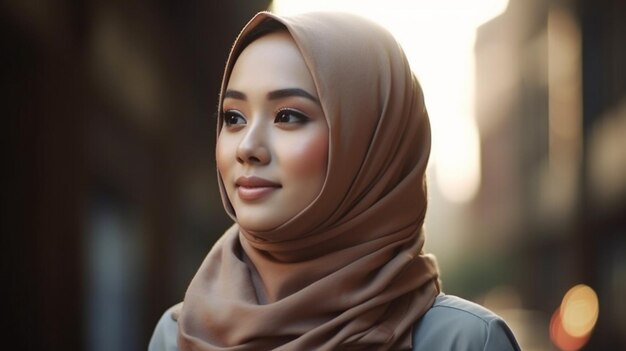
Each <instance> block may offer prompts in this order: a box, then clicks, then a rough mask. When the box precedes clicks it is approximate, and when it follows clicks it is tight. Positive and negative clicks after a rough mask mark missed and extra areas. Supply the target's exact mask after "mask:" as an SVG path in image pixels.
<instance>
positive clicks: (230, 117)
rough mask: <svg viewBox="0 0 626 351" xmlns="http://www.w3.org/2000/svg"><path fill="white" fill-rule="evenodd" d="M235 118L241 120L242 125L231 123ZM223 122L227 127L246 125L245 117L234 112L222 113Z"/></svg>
mask: <svg viewBox="0 0 626 351" xmlns="http://www.w3.org/2000/svg"><path fill="white" fill-rule="evenodd" d="M235 118H240V119H242V120H243V121H244V123H236V122H235V121H233V119H235ZM223 120H224V124H225V125H226V126H228V127H231V126H235V125H240V124H245V123H246V119H245V117H244V116H243V115H242V114H241V113H240V112H238V111H234V110H228V111H224V116H223Z"/></svg>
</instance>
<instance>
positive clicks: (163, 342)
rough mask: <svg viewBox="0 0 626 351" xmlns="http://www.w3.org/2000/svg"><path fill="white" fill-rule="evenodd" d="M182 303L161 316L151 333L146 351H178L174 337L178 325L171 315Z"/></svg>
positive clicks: (176, 333)
mask: <svg viewBox="0 0 626 351" xmlns="http://www.w3.org/2000/svg"><path fill="white" fill-rule="evenodd" d="M181 306H182V303H179V304H177V305H174V306H172V307H170V308H169V309H168V310H167V311H165V313H163V315H162V316H161V319H159V322H158V323H157V325H156V327H155V328H154V332H153V333H152V337H151V338H150V344H148V351H178V346H177V345H176V337H177V335H178V323H177V322H176V320H174V316H173V315H172V314H173V313H174V311H176V310H177V309H179V308H180V307H181Z"/></svg>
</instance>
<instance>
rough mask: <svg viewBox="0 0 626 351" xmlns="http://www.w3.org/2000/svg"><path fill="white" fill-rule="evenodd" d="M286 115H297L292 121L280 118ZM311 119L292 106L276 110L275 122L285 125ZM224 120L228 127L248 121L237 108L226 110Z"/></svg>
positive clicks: (305, 121) (302, 122) (301, 122)
mask: <svg viewBox="0 0 626 351" xmlns="http://www.w3.org/2000/svg"><path fill="white" fill-rule="evenodd" d="M285 116H291V117H295V121H291V120H287V121H281V120H280V119H281V117H285ZM309 120H310V118H309V117H308V116H307V115H305V114H304V113H302V112H300V111H297V110H294V109H290V108H283V109H280V110H278V112H276V117H275V118H274V123H276V124H283V125H284V124H292V123H295V124H304V123H307V122H308V121H309ZM223 121H224V125H226V126H227V127H233V126H238V125H243V124H246V123H247V121H246V118H245V117H244V116H243V114H242V113H241V112H239V111H235V110H227V111H224V113H223Z"/></svg>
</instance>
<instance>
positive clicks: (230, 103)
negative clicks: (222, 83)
mask: <svg viewBox="0 0 626 351" xmlns="http://www.w3.org/2000/svg"><path fill="white" fill-rule="evenodd" d="M222 111H224V112H223V113H224V116H223V120H224V123H223V125H222V127H221V131H220V134H219V137H218V141H217V149H216V157H217V167H218V170H219V173H220V175H221V177H222V181H223V183H224V187H225V189H226V193H227V195H228V199H229V200H230V202H231V204H232V206H233V208H234V210H235V213H236V216H237V222H238V223H239V225H240V227H241V228H242V229H244V230H247V231H249V232H263V231H270V230H272V229H274V228H276V227H278V226H280V225H281V224H283V223H285V222H287V221H288V220H289V219H291V218H293V217H294V216H296V215H297V214H298V213H300V212H301V211H302V210H304V209H305V208H306V207H307V206H308V205H309V204H311V202H312V201H313V200H314V199H315V198H316V197H317V196H318V194H319V193H320V191H321V189H322V187H323V184H324V180H325V178H326V170H327V164H328V125H327V122H326V118H325V116H324V113H323V111H322V108H321V105H320V104H319V98H318V96H317V92H316V89H315V84H314V82H313V78H312V76H311V73H310V72H309V70H308V68H307V66H306V64H305V62H304V59H303V57H302V55H301V54H300V52H299V51H298V48H297V47H296V44H295V43H294V42H293V39H292V38H291V37H290V36H289V35H288V34H287V33H286V32H276V33H271V34H267V35H265V36H262V37H261V38H259V39H257V40H255V41H254V42H252V43H250V44H249V45H248V46H247V47H246V48H245V49H244V50H243V52H242V53H241V55H240V56H239V58H238V59H237V61H236V63H235V65H234V67H233V70H232V73H231V76H230V79H229V81H228V85H227V90H226V92H225V94H224V100H223V106H222Z"/></svg>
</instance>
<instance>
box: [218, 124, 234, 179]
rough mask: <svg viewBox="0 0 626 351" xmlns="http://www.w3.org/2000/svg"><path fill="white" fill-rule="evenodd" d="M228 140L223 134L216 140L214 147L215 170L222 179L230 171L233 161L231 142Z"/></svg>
mask: <svg viewBox="0 0 626 351" xmlns="http://www.w3.org/2000/svg"><path fill="white" fill-rule="evenodd" d="M229 139H230V138H228V137H225V136H224V134H223V133H221V134H220V136H219V137H218V139H217V144H216V145H215V160H216V163H217V170H218V171H219V173H220V174H221V175H222V178H224V177H225V176H226V175H227V174H228V171H229V169H230V166H231V165H232V163H233V161H234V157H235V155H234V152H235V151H234V150H235V148H234V147H233V145H231V144H233V143H232V141H230V140H229Z"/></svg>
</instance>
